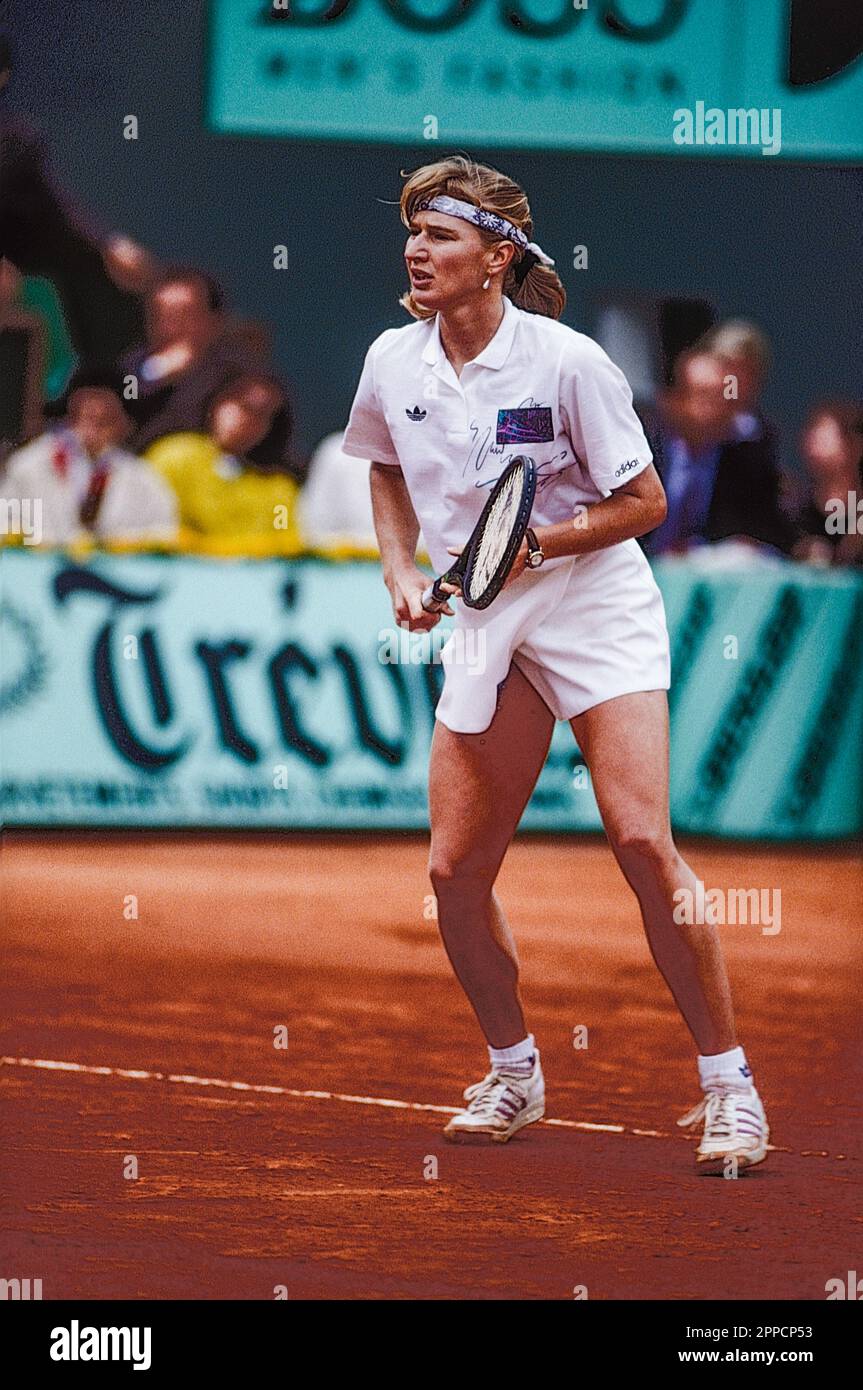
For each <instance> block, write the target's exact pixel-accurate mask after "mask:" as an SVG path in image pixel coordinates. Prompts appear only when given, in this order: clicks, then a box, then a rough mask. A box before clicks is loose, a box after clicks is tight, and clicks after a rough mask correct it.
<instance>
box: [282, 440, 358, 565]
mask: <svg viewBox="0 0 863 1390" xmlns="http://www.w3.org/2000/svg"><path fill="white" fill-rule="evenodd" d="M343 438H344V430H337V431H336V432H335V434H328V435H327V436H326V437H325V438H324V439H322V440H321V442H320V444H319V445H318V447H317V448H316V449H315V452H314V453H313V454H312V458H311V461H310V463H309V476H308V478H307V480H306V484H305V487H304V488H303V492H302V496H301V497H300V503H299V516H300V531H301V533H302V537H303V544H304V545H305V546H307V547H308V548H309V549H310V550H320V551H338V552H345V551H347V552H356V551H361V552H362V553H363V554H368V555H377V554H378V542H377V537H376V536H375V527H374V521H373V519H372V496H371V489H370V487H369V468H370V466H371V465H370V464H366V465H365V466H363V462H362V460H361V459H355V458H349V457H348V455H347V454H343V453H342V440H343Z"/></svg>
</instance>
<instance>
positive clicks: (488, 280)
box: [482, 275, 491, 290]
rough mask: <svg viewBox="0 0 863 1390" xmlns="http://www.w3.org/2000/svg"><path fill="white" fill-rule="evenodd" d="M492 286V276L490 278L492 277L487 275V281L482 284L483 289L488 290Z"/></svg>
mask: <svg viewBox="0 0 863 1390" xmlns="http://www.w3.org/2000/svg"><path fill="white" fill-rule="evenodd" d="M490 284H491V276H490V275H487V276H486V277H485V279H484V280H483V282H482V287H483V289H484V290H487V289H488V287H489V285H490Z"/></svg>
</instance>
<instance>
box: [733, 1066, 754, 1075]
mask: <svg viewBox="0 0 863 1390" xmlns="http://www.w3.org/2000/svg"><path fill="white" fill-rule="evenodd" d="M737 1070H738V1071H739V1072H740V1075H741V1076H751V1075H752V1068H751V1067H748V1066H746V1067H738V1068H737Z"/></svg>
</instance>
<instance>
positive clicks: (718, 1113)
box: [677, 1086, 748, 1140]
mask: <svg viewBox="0 0 863 1390" xmlns="http://www.w3.org/2000/svg"><path fill="white" fill-rule="evenodd" d="M747 1094H748V1093H747V1092H745V1091H741V1090H739V1089H738V1088H737V1087H734V1086H717V1087H711V1089H710V1090H709V1091H707V1092H706V1094H705V1095H703V1096H702V1097H701V1100H700V1101H699V1102H698V1104H697V1105H694V1106H693V1107H692V1109H691V1110H689V1111H687V1113H686V1114H685V1115H681V1117H680V1119H679V1120H678V1121H677V1123H678V1125H680V1127H681V1128H682V1129H690V1128H691V1127H692V1126H693V1125H696V1124H698V1121H699V1120H701V1119H702V1118H703V1119H704V1134H705V1137H707V1138H710V1139H716V1140H725V1139H732V1138H733V1137H734V1135H735V1133H736V1130H737V1103H738V1101H740V1100H742V1098H743V1097H744V1096H745V1095H747Z"/></svg>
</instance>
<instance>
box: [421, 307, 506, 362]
mask: <svg viewBox="0 0 863 1390" xmlns="http://www.w3.org/2000/svg"><path fill="white" fill-rule="evenodd" d="M517 323H518V309H517V308H516V306H515V305H514V304H513V302H512V300H511V299H510V298H509V296H508V295H506V294H505V295H504V296H503V318H502V319H501V321H500V324H499V325H498V330H497V332H496V333H495V335H494V337H493V338H492V340H491V342H490V343H487V344H486V346H485V347H484V348H483V350H482V352H481V353H480V354H479V356H477V357H474V358H473V359H472V360H471V362H470V363H466V364H465V365H466V366H475V367H491V368H493V369H494V370H495V371H496V370H497V369H498V368H499V367H502V366H503V364H504V362H505V361H506V359H507V358H508V357H509V353H510V349H511V347H512V340H513V338H514V337H515V329H516V324H517ZM441 358H446V353H445V352H444V350H443V344H442V342H441V340H440V314H435V316H434V323H433V326H432V331H431V333H430V334H429V340H428V342H427V343H426V345H425V348H424V349H423V354H422V360H423V361H424V362H428V363H430V364H431V365H435V364H436V363H438V362H440V360H441Z"/></svg>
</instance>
